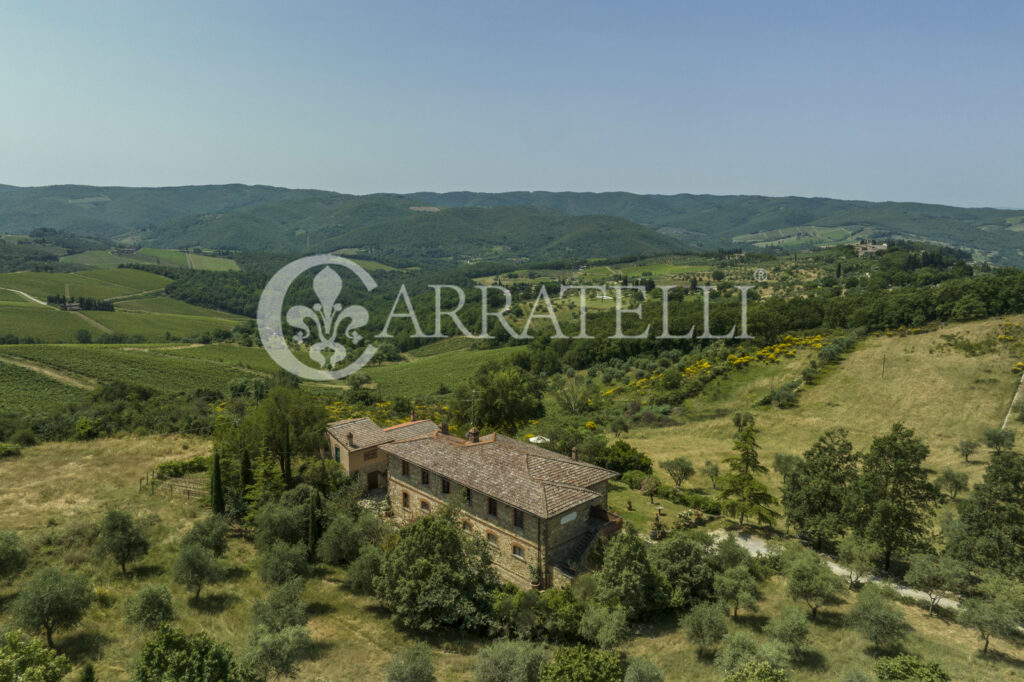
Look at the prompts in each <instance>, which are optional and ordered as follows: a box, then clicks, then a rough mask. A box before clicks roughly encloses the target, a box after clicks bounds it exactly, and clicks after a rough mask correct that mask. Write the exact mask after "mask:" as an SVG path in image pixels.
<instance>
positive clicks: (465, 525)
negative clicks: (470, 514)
mask: <svg viewBox="0 0 1024 682" xmlns="http://www.w3.org/2000/svg"><path fill="white" fill-rule="evenodd" d="M462 530H464V531H466V532H467V533H472V532H473V526H472V525H470V523H469V521H463V522H462Z"/></svg>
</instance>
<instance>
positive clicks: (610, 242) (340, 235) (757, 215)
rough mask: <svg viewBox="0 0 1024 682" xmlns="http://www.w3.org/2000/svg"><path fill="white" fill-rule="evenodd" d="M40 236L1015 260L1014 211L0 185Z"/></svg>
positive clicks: (270, 247)
mask: <svg viewBox="0 0 1024 682" xmlns="http://www.w3.org/2000/svg"><path fill="white" fill-rule="evenodd" d="M41 227H45V228H52V229H58V230H66V231H69V232H74V233H76V234H80V235H87V236H98V237H103V238H117V239H123V240H128V241H133V242H138V243H141V244H143V245H146V246H154V247H170V248H187V247H196V246H198V247H203V248H211V249H246V250H262V251H277V252H287V253H306V252H314V251H321V252H322V251H326V250H331V249H338V248H348V249H355V250H359V251H363V252H367V253H377V254H388V255H392V256H396V257H411V256H413V255H415V256H416V257H418V258H438V257H440V258H460V259H478V258H509V257H511V258H528V259H542V260H545V259H550V258H552V257H561V256H575V257H604V256H613V255H617V256H623V255H629V254H638V253H647V254H650V253H664V252H666V251H679V250H684V249H702V250H718V249H742V250H747V251H749V250H756V249H762V248H771V249H783V250H801V249H807V248H814V247H818V246H823V245H830V244H837V243H850V242H855V241H858V240H861V239H876V240H892V239H913V240H917V241H929V242H937V243H942V244H946V245H951V246H956V247H958V248H965V249H968V250H970V251H972V252H973V253H974V256H975V257H976V258H980V259H984V260H988V261H990V262H993V263H998V264H1009V265H1020V264H1022V263H1024V210H1001V209H992V208H958V207H953V206H943V205H938V204H918V203H899V202H869V201H847V200H839V199H824V198H804V197H762V196H712V195H694V194H675V195H642V194H631V193H628V192H602V193H588V192H505V193H500V194H486V193H479V192H450V193H444V194H437V193H430V192H421V193H413V194H406V195H399V194H373V195H366V196H354V195H348V194H338V193H335V192H325V191H316V190H290V189H283V188H276V187H265V186H245V185H208V186H196V187H169V188H124V187H87V186H75V185H67V186H56V187H33V188H18V187H10V186H0V233H9V234H27V233H28V232H31V231H32V230H34V229H37V228H41ZM658 233H660V234H658Z"/></svg>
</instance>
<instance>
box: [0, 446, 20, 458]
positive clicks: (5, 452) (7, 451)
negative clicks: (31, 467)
mask: <svg viewBox="0 0 1024 682" xmlns="http://www.w3.org/2000/svg"><path fill="white" fill-rule="evenodd" d="M4 457H21V448H20V447H18V446H17V445H11V444H10V443H0V459H3V458H4Z"/></svg>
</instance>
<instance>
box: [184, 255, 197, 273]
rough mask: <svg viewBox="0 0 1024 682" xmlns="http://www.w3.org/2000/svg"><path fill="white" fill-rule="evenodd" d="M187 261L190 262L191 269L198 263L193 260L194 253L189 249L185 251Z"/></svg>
mask: <svg viewBox="0 0 1024 682" xmlns="http://www.w3.org/2000/svg"><path fill="white" fill-rule="evenodd" d="M185 262H186V263H188V269H189V270H195V269H196V264H195V263H193V262H192V253H191V252H189V251H185Z"/></svg>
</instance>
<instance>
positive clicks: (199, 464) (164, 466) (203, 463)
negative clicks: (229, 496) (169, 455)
mask: <svg viewBox="0 0 1024 682" xmlns="http://www.w3.org/2000/svg"><path fill="white" fill-rule="evenodd" d="M209 465H210V463H209V458H208V457H203V456H202V455H196V456H195V457H193V458H192V459H179V460H174V461H171V462H161V463H160V464H157V465H156V477H157V479H158V480H161V481H162V480H164V479H167V478H181V477H182V476H184V475H185V474H198V473H201V472H203V471H206V470H207V469H208V468H209Z"/></svg>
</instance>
